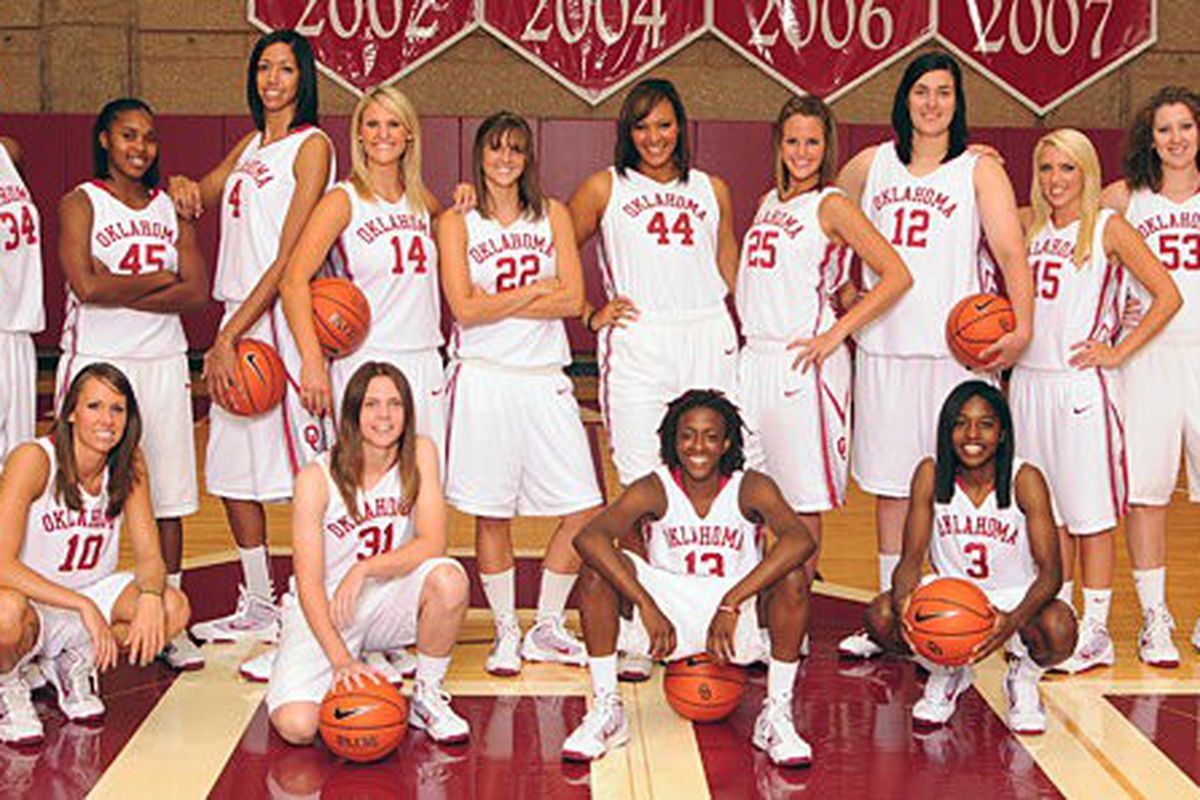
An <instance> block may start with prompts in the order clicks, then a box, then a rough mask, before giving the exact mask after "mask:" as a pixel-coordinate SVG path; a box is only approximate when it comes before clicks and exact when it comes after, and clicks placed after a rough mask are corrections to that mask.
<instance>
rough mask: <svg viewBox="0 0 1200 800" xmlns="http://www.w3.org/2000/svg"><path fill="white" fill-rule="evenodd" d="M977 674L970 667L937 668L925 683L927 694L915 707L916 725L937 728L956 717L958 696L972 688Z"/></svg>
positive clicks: (914, 717)
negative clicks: (955, 710)
mask: <svg viewBox="0 0 1200 800" xmlns="http://www.w3.org/2000/svg"><path fill="white" fill-rule="evenodd" d="M974 680H975V672H974V671H973V670H972V669H971V668H970V667H935V668H934V670H933V672H930V673H929V678H928V679H926V681H925V694H924V696H922V697H921V699H920V700H918V701H917V702H916V704H915V705H913V710H912V715H913V723H914V724H915V725H924V726H925V727H929V728H936V727H939V726H941V725H945V724H946V723H947V722H948V721H949V720H950V717H952V716H954V709H955V707H956V705H957V704H958V696H959V695H961V694H962V693H963V692H965V691H966V690H967V689H970V688H971V684H972V683H973V682H974Z"/></svg>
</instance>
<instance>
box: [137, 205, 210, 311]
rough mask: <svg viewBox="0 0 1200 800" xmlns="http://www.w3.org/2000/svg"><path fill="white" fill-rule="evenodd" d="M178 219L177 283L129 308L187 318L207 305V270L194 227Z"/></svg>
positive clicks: (194, 224) (176, 243)
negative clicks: (180, 315)
mask: <svg viewBox="0 0 1200 800" xmlns="http://www.w3.org/2000/svg"><path fill="white" fill-rule="evenodd" d="M177 219H178V225H179V239H178V241H176V242H175V249H176V251H177V252H178V254H179V280H178V281H176V282H175V283H172V284H171V285H169V286H167V287H166V288H163V289H159V290H158V291H157V292H154V293H152V294H148V295H146V296H145V297H142V298H140V299H138V300H135V301H133V302H132V303H130V304H129V307H130V308H136V309H137V310H138V311H155V312H158V313H160V314H190V313H191V312H193V311H200V310H202V309H203V308H204V307H205V306H206V305H208V269H207V268H206V267H205V265H204V255H203V254H202V253H201V252H200V241H199V237H198V236H197V235H196V223H195V222H193V221H192V220H189V219H184V218H183V217H178V216H177Z"/></svg>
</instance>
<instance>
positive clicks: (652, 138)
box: [629, 100, 679, 170]
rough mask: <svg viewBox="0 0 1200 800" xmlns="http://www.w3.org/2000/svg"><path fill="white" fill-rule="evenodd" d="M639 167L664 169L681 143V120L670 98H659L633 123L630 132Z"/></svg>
mask: <svg viewBox="0 0 1200 800" xmlns="http://www.w3.org/2000/svg"><path fill="white" fill-rule="evenodd" d="M629 135H630V138H631V139H633V147H634V149H635V150H637V154H638V160H639V162H640V163H639V168H643V169H648V170H657V169H662V168H663V167H666V166H668V165H669V164H670V163H671V158H672V157H673V156H674V155H675V147H676V145H677V144H678V143H679V120H678V118H677V117H676V116H675V109H674V108H673V107H672V106H671V103H670V101H668V100H659V101H658V102H657V103H655V104H654V106H653V107H652V108H651V109H650V113H648V114H646V116H644V117H642V118H641V119H640V120H638V121H637V122H635V123H633V127H632V128H631V129H630V132H629Z"/></svg>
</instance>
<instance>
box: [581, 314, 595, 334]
mask: <svg viewBox="0 0 1200 800" xmlns="http://www.w3.org/2000/svg"><path fill="white" fill-rule="evenodd" d="M595 318H596V309H594V308H593V309H591V310H590V311H588V312H587V313H586V314H584V315H583V327H585V328H587V329H588V333H595V332H596V331H595V329H594V328H592V320H593V319H595Z"/></svg>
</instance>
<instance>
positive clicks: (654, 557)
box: [642, 465, 762, 578]
mask: <svg viewBox="0 0 1200 800" xmlns="http://www.w3.org/2000/svg"><path fill="white" fill-rule="evenodd" d="M654 474H655V475H657V476H658V481H659V483H661V484H662V487H663V492H665V493H666V495H667V510H666V513H664V514H663V515H662V518H660V519H657V520H653V521H651V522H648V523H646V525H645V526H644V528H643V530H642V535H643V536H644V537H645V539H646V555H647V556H648V557H649V561H650V565H651V566H654V567H658V568H659V569H665V570H667V571H668V572H674V573H678V574H680V575H707V576H713V577H724V578H740V577H742V576H744V575H746V573H748V572H750V570H752V569H754V567H755V566H757V565H758V562H759V561H761V560H762V528H761V526H759V525H758V524H756V523H754V522H751V521H750V520H748V519H746V518H745V517H744V516H742V509H741V506H740V505H739V503H738V496H739V494H740V493H741V489H742V478H743V477H745V474H746V473H745V472H743V471H742V470H738V471H737V472H735V473H733V474H732V475H730V476H729V479H728V480H727V481H726V482H725V485H724V486H722V487H721V491H720V493H719V494H717V497H716V499H714V500H713V503H712V506H711V507H710V508H709V509H708V514H707V515H705V516H703V517H702V516H700V515H699V514H698V513H696V507H695V506H694V505H692V501H691V499H689V498H688V496H687V494H686V493H685V492H684V491H683V487H682V486H681V485H680V482H679V480H677V479H676V478H675V476H674V475H672V474H671V471H670V470H669V469H667V467H665V466H661V465H660V466H658V467H656V468H655V469H654Z"/></svg>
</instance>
